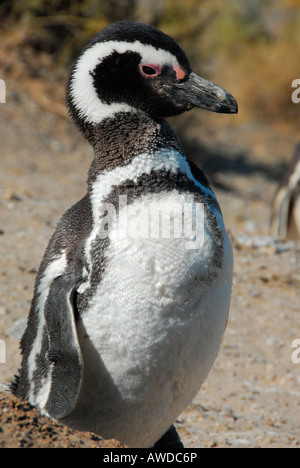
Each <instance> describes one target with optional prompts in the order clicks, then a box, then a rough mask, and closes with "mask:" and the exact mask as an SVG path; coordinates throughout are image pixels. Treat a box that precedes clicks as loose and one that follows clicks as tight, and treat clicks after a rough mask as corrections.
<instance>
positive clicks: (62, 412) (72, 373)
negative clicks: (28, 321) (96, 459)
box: [44, 272, 83, 419]
mask: <svg viewBox="0 0 300 468" xmlns="http://www.w3.org/2000/svg"><path fill="white" fill-rule="evenodd" d="M78 284H79V277H78V275H76V274H74V272H72V273H70V272H66V273H65V274H62V275H61V276H59V277H57V278H55V279H54V280H53V282H52V284H51V286H50V289H49V293H48V297H47V300H46V303H45V308H44V317H45V321H46V330H47V338H48V343H49V348H48V351H47V353H46V356H47V359H48V361H49V364H50V382H51V384H50V389H49V393H48V396H47V401H46V404H45V407H44V408H45V410H46V411H47V413H48V414H49V416H51V417H53V418H55V419H61V418H64V417H66V416H68V415H69V414H70V413H71V412H72V410H73V409H74V407H75V404H76V402H77V399H78V397H79V393H80V388H81V383H82V377H83V359H82V355H81V350H80V346H79V342H78V337H77V330H76V323H75V313H76V311H75V310H74V307H75V304H74V293H75V290H76V288H77V286H78Z"/></svg>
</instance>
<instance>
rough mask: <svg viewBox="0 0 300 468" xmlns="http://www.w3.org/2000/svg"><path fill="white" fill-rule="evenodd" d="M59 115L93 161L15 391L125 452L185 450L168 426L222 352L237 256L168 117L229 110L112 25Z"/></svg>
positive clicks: (50, 253) (47, 280)
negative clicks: (69, 121)
mask: <svg viewBox="0 0 300 468" xmlns="http://www.w3.org/2000/svg"><path fill="white" fill-rule="evenodd" d="M67 105H68V109H69V113H70V115H71V117H72V118H73V120H74V121H75V124H76V125H77V126H78V127H79V129H80V130H81V132H82V133H83V135H84V137H85V138H86V139H87V140H88V142H89V143H90V144H91V145H92V146H93V148H94V152H95V158H94V160H93V162H92V165H91V168H90V170H89V174H88V189H87V194H86V195H85V196H84V197H83V198H82V199H81V200H80V201H79V202H78V203H76V204H75V205H74V206H73V207H72V208H70V209H69V210H68V211H67V212H66V213H65V214H64V215H63V217H62V218H61V220H60V222H59V223H58V226H57V229H56V231H55V233H54V235H53V237H52V238H51V240H50V243H49V245H48V247H47V249H46V252H45V255H44V258H43V261H42V263H41V266H40V269H39V272H38V275H37V278H36V284H35V291H34V297H33V301H32V306H31V310H30V313H29V318H28V323H27V328H26V330H25V333H24V335H23V337H22V340H21V352H22V363H21V369H20V373H19V376H18V377H17V378H16V379H15V381H14V383H13V384H12V388H13V391H14V393H15V394H16V395H17V396H19V397H20V398H22V399H27V400H29V402H30V403H31V404H32V405H34V406H37V407H38V408H40V410H41V411H42V413H43V414H44V415H47V416H49V417H53V418H56V419H59V420H61V422H62V423H65V424H66V425H69V426H71V427H73V428H76V429H79V430H88V431H92V432H94V433H97V434H99V435H101V436H103V437H105V438H115V439H118V440H120V441H121V442H123V443H125V444H126V445H128V446H130V447H141V448H142V447H152V446H153V445H154V446H155V447H182V444H181V442H180V440H179V437H178V435H177V432H176V430H175V428H174V426H173V422H174V421H175V419H176V417H177V416H178V415H179V414H180V412H181V411H182V410H183V409H184V408H185V407H186V406H187V405H188V404H189V403H190V402H191V401H192V399H193V397H194V396H195V395H196V393H197V392H198V390H199V388H200V386H201V384H202V382H203V381H204V379H205V378H206V376H207V374H208V372H209V370H210V368H211V366H212V364H213V362H214V360H215V358H216V355H217V352H218V350H219V347H220V343H221V340H222V336H223V333H224V329H225V326H226V322H227V317H228V310H229V304H230V295H231V283H232V268H233V266H232V265H233V255H232V248H231V243H230V240H229V238H228V235H227V233H226V230H225V228H224V223H223V219H222V214H221V211H220V208H219V205H218V202H217V199H216V196H215V194H214V193H213V191H212V189H211V188H210V186H209V184H208V181H207V179H206V177H205V175H204V174H203V173H202V171H201V170H200V169H199V168H198V167H196V166H195V165H194V164H192V163H189V162H188V160H187V159H186V157H185V155H184V152H183V149H182V147H181V146H180V143H179V141H178V139H177V138H176V136H175V134H174V133H173V131H172V129H171V128H170V126H169V125H168V123H167V122H166V120H165V117H169V116H174V115H177V114H181V113H182V112H184V111H187V110H190V109H192V108H194V107H201V108H203V109H208V110H211V111H214V112H222V113H232V114H233V113H236V112H237V104H236V101H235V100H234V98H233V97H232V96H231V95H230V94H229V93H227V92H226V91H225V90H224V89H222V88H221V87H219V86H217V85H215V84H213V83H211V82H209V81H206V80H205V79H203V78H201V77H199V76H197V75H196V74H195V73H193V72H192V71H191V67H190V64H189V61H188V59H187V57H186V55H185V53H184V52H183V50H182V49H181V48H180V46H179V45H178V43H177V42H176V41H175V40H174V39H172V38H171V37H169V36H168V35H166V34H164V33H163V32H161V31H159V30H157V29H155V28H154V27H152V26H148V25H145V24H140V23H134V22H130V21H120V22H117V23H114V24H111V25H109V26H107V27H106V28H105V29H103V30H102V31H101V32H100V33H99V34H98V35H97V36H96V37H95V38H94V39H92V41H91V42H90V43H89V44H88V46H87V47H86V48H85V49H84V50H83V52H82V53H81V55H80V56H79V58H78V59H77V60H76V62H75V64H74V66H73V68H72V70H71V73H70V77H69V81H68V85H67Z"/></svg>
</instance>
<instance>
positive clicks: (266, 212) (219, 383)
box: [0, 79, 300, 448]
mask: <svg viewBox="0 0 300 468" xmlns="http://www.w3.org/2000/svg"><path fill="white" fill-rule="evenodd" d="M45 83H46V84H45ZM6 85H7V102H6V104H0V142H1V146H0V150H1V171H0V256H1V271H0V294H1V296H0V339H1V340H3V341H4V342H5V345H6V363H1V364H0V390H2V393H0V447H1V448H2V447H22V446H25V447H41V446H49V447H58V446H60V447H65V446H66V447H69V446H70V447H92V446H101V443H102V442H101V440H100V438H99V437H98V438H97V437H96V436H94V435H91V434H86V433H76V432H74V431H70V430H69V429H66V428H64V427H63V426H61V425H59V424H57V423H55V422H52V421H50V420H48V419H46V418H45V417H41V416H40V415H39V413H38V411H37V410H34V409H31V408H30V407H29V406H28V405H27V404H26V403H20V402H19V401H17V400H15V399H14V398H12V397H11V396H9V395H7V394H5V393H4V391H5V384H7V383H8V382H9V380H10V379H11V378H12V376H13V375H14V373H16V372H17V369H18V366H19V363H20V355H19V349H18V343H19V338H20V336H21V334H22V331H23V329H24V325H25V320H26V317H27V314H28V310H29V306H30V301H31V298H32V290H33V284H34V279H35V275H36V272H37V268H38V266H39V263H40V261H41V258H42V255H43V253H44V250H45V247H46V245H47V243H48V240H49V238H50V236H51V235H52V233H53V230H54V229H55V225H56V223H57V221H58V219H59V218H60V216H61V214H62V213H63V212H64V211H65V210H66V209H67V208H68V207H70V206H71V205H72V204H73V203H74V202H76V201H77V200H79V198H80V197H82V196H83V195H84V193H85V187H86V185H85V181H86V174H87V170H88V168H89V165H90V163H91V160H92V150H91V149H90V147H89V145H88V144H87V143H86V142H85V141H84V140H83V139H82V137H81V136H80V135H79V133H78V132H77V130H76V129H75V127H74V126H73V124H72V123H71V122H70V121H69V120H68V119H66V118H65V117H64V107H63V86H62V85H60V86H58V87H57V88H53V87H52V88H51V86H50V88H47V86H48V85H47V82H41V83H37V82H36V83H35V85H33V86H31V87H30V86H28V83H26V82H22V83H20V80H15V79H8V80H7V81H6ZM193 112H196V111H193ZM200 112H202V111H200ZM179 118H181V117H179ZM228 119H229V117H228V116H217V115H214V114H208V113H205V114H204V113H201V117H199V121H198V125H199V127H196V128H195V130H193V131H192V130H191V134H190V135H191V137H192V136H195V135H196V134H197V135H198V134H199V132H200V130H201V135H200V136H201V145H202V146H201V145H200V146H199V148H200V147H202V148H206V151H204V150H203V153H201V152H200V154H199V159H198V161H199V164H201V165H203V166H204V167H205V168H206V170H207V173H208V175H209V178H210V179H211V180H212V183H213V186H214V188H215V191H216V193H217V196H218V198H219V201H220V204H221V206H222V209H223V213H224V217H225V221H226V225H227V227H228V230H229V232H230V236H231V239H232V243H233V246H234V252H235V267H234V281H233V292H232V305H231V312H230V319H229V322H228V326H227V329H226V333H225V336H224V341H223V345H222V348H221V350H220V353H219V356H218V358H217V360H216V362H215V365H214V367H213V369H212V371H211V373H210V374H209V377H208V379H207V380H206V382H205V383H204V385H203V387H202V389H201V390H200V392H199V394H198V395H197V397H196V398H195V400H194V402H193V403H192V404H191V405H190V406H189V407H188V408H187V409H186V410H185V411H183V413H182V414H181V415H180V416H179V417H178V419H177V421H176V426H177V429H178V431H179V433H180V436H181V438H182V440H183V442H184V444H185V446H186V447H247V448H249V447H264V448H267V447H289V448H293V447H299V446H300V423H299V410H300V364H295V363H293V362H292V358H291V356H292V351H293V349H292V347H291V346H292V342H293V340H295V339H296V338H300V325H299V312H300V301H299V285H300V263H299V257H300V246H299V244H297V243H292V242H281V243H279V242H276V241H274V240H273V239H271V238H269V237H268V229H269V219H270V206H271V200H272V197H273V194H274V190H275V188H276V185H277V179H278V176H280V173H281V171H282V168H283V167H284V164H285V163H286V161H287V160H288V159H289V158H290V156H291V153H292V150H293V146H294V144H295V143H296V141H297V138H298V136H297V135H295V134H294V133H293V132H289V131H288V130H287V129H284V128H281V129H270V128H269V127H267V126H264V125H262V124H261V123H260V124H259V123H249V122H248V123H242V122H241V121H239V124H238V125H237V124H235V123H231V122H233V120H231V121H230V123H228V122H229V120H228ZM230 119H232V116H230ZM194 146H195V145H194ZM194 146H193V151H194V150H195V147H194ZM208 148H209V151H208V150H207V149H208ZM108 444H111V445H108V446H117V445H118V444H117V443H115V442H109V443H108Z"/></svg>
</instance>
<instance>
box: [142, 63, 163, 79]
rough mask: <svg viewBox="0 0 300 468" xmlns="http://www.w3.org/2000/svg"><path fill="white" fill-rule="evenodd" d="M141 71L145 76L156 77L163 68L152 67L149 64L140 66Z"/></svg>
mask: <svg viewBox="0 0 300 468" xmlns="http://www.w3.org/2000/svg"><path fill="white" fill-rule="evenodd" d="M139 69H140V73H141V74H142V75H143V76H150V77H155V76H158V75H160V73H161V70H162V67H161V66H160V65H152V64H150V63H149V64H147V65H140V66H139Z"/></svg>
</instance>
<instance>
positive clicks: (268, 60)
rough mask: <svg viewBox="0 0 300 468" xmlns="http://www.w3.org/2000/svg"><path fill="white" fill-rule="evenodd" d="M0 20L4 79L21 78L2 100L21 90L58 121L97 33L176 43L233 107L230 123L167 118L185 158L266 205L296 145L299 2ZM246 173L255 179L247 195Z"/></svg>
mask: <svg viewBox="0 0 300 468" xmlns="http://www.w3.org/2000/svg"><path fill="white" fill-rule="evenodd" d="M0 18H1V26H0V42H1V52H0V74H1V76H0V78H2V79H5V80H6V81H7V80H10V79H12V80H16V81H17V86H16V85H15V84H13V85H12V86H9V85H8V91H7V93H8V101H11V100H12V99H18V95H17V94H18V92H21V93H22V92H23V93H26V95H27V96H30V100H33V101H34V102H37V103H38V104H39V105H40V106H41V107H43V108H44V109H46V110H47V111H49V112H52V113H54V114H56V115H59V116H61V117H62V118H64V117H65V116H66V111H65V108H64V85H65V81H66V77H67V73H68V70H69V68H70V65H71V64H72V62H73V60H74V58H75V57H76V56H77V55H78V53H79V52H80V50H81V49H82V47H83V46H84V45H85V44H86V43H87V42H88V41H89V40H90V39H91V38H92V37H93V36H94V35H95V34H96V33H97V32H98V31H99V30H100V29H102V28H103V27H105V26H106V25H107V24H109V23H111V22H113V21H117V20H119V19H124V18H127V19H131V20H134V21H141V22H146V23H150V24H152V25H154V26H156V27H158V28H160V29H162V30H163V31H165V32H166V33H168V34H170V35H172V36H174V37H175V38H176V39H177V40H178V41H179V43H180V44H181V45H182V47H183V48H184V50H185V51H186V53H187V55H188V57H189V58H190V61H191V64H192V66H193V69H194V71H196V72H197V73H199V74H200V75H202V76H204V77H205V78H207V79H210V80H212V81H214V82H216V83H218V84H220V85H221V86H223V87H224V88H226V89H227V90H228V91H229V92H230V93H232V94H233V95H234V97H235V98H236V100H237V101H238V104H239V115H238V116H234V117H233V116H230V117H224V116H219V115H213V114H210V113H208V112H199V111H193V112H191V113H189V114H186V115H184V116H182V117H180V118H178V119H171V124H172V125H173V126H174V127H175V129H176V131H177V132H178V134H179V135H180V138H181V140H182V143H183V145H184V147H185V149H186V151H187V153H188V155H189V157H190V158H192V159H194V160H195V161H196V162H198V163H199V164H201V165H202V167H203V168H204V169H205V170H206V171H207V172H208V175H209V176H210V180H211V181H212V183H213V184H214V185H215V187H220V188H224V189H227V191H228V190H231V191H232V190H237V191H238V189H239V188H241V189H243V190H245V189H246V190H248V192H247V193H246V194H245V193H244V194H243V195H244V196H245V195H246V196H247V197H250V198H252V199H255V197H258V198H259V199H260V200H261V195H262V194H261V191H263V192H267V193H263V197H264V198H265V199H266V202H267V203H269V204H270V203H271V201H272V197H273V195H274V192H275V190H276V183H277V182H278V181H279V180H280V178H281V176H282V174H283V172H284V170H285V168H286V166H287V164H288V162H289V160H290V159H291V157H292V153H293V149H294V146H295V144H296V143H297V142H298V140H300V134H299V110H300V104H299V105H297V104H295V103H293V102H292V99H291V95H292V92H293V91H294V89H293V88H292V82H293V80H295V79H297V78H299V77H300V70H299V61H298V57H299V56H300V34H299V30H300V2H299V0H262V1H261V0H244V1H243V2H240V1H239V0H227V1H225V2H224V1H223V0H215V1H213V2H211V1H210V0H201V1H199V0H186V1H185V2H182V1H181V0H100V1H99V0H81V1H68V0H53V1H51V2H46V1H44V0H28V1H27V2H19V1H11V0H9V1H8V0H7V1H6V0H4V1H2V2H1V6H0ZM19 98H20V95H19ZM23 98H24V99H26V97H24V96H23ZM21 99H22V95H21ZM229 175H230V177H228V176H229ZM235 175H237V176H239V177H236V178H235V180H233V178H234V177H233V176H235ZM244 176H246V180H250V179H249V176H253V177H254V179H253V180H252V179H251V184H250V186H249V187H248V188H246V187H245V186H244V182H245V180H244ZM240 177H242V179H240ZM241 180H242V184H241V185H242V187H239V186H238V185H239V182H240V181H241ZM264 181H268V182H270V186H268V187H269V188H268V189H267V187H265V186H264ZM246 185H247V184H246ZM254 201H255V200H254ZM237 205H239V202H237ZM268 206H269V205H268ZM224 209H226V206H225V208H224ZM230 209H231V210H232V207H230ZM233 209H234V211H233V213H234V214H235V215H236V218H237V220H238V221H239V220H240V221H241V222H242V221H243V220H244V221H247V220H248V218H251V220H252V221H253V223H254V224H255V216H254V213H248V214H247V210H248V209H249V206H248V205H247V209H246V210H245V206H244V204H243V203H242V205H241V206H236V207H233ZM252 214H253V216H252ZM240 218H241V219H240ZM269 222H270V217H268V216H267V214H266V218H265V220H264V221H263V224H262V225H261V222H258V224H259V225H258V226H257V229H258V232H259V233H264V234H266V233H268V229H269ZM248 227H251V223H248ZM253 227H254V226H253Z"/></svg>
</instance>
